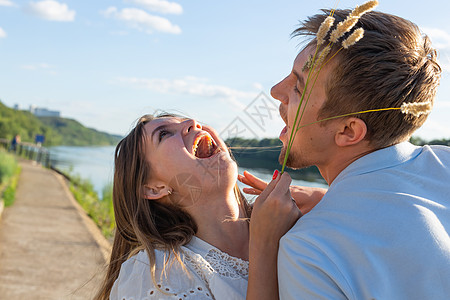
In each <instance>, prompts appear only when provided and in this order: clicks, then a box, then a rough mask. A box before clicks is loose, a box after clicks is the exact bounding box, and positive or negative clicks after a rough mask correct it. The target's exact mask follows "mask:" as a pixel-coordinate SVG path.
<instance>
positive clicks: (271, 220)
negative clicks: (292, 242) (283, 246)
mask: <svg viewBox="0 0 450 300" xmlns="http://www.w3.org/2000/svg"><path fill="white" fill-rule="evenodd" d="M276 173H277V176H276V177H275V175H274V179H273V180H272V181H271V182H270V183H269V184H267V186H266V188H265V189H264V190H263V191H262V192H261V193H260V195H259V196H258V197H257V198H256V200H255V203H254V204H253V210H252V215H251V218H250V244H249V256H250V265H249V281H248V288H247V300H251V299H258V300H266V299H267V300H271V299H278V281H277V256H278V244H279V241H280V239H281V237H282V236H283V235H284V234H285V233H286V232H287V231H288V230H289V229H291V227H292V226H293V225H294V224H295V222H296V221H297V220H298V218H300V217H301V215H302V214H301V212H300V210H299V209H298V207H297V205H296V204H295V202H294V201H293V199H292V197H291V193H290V191H289V186H290V184H291V181H292V180H291V177H290V176H289V174H288V173H284V174H283V175H280V174H279V173H278V171H276Z"/></svg>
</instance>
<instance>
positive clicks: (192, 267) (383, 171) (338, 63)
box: [96, 1, 450, 300]
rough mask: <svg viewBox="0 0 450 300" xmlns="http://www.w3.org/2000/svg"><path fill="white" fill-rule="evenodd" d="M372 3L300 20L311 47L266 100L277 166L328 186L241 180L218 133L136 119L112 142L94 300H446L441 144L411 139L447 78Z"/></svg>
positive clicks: (415, 36) (449, 155)
mask: <svg viewBox="0 0 450 300" xmlns="http://www.w3.org/2000/svg"><path fill="white" fill-rule="evenodd" d="M376 4H377V1H369V2H367V3H366V4H363V5H361V6H359V7H357V8H356V9H355V10H353V11H348V10H332V11H324V12H323V13H322V14H318V15H315V16H312V17H310V18H309V19H308V20H306V21H304V22H303V23H302V24H301V25H300V27H299V28H298V29H297V30H295V31H294V35H297V36H304V37H308V36H313V38H312V39H311V41H310V42H309V43H308V44H307V46H306V47H305V48H304V49H303V50H302V51H301V52H300V53H299V54H298V56H297V58H296V59H295V61H294V64H293V68H292V71H291V72H290V73H289V75H288V76H287V77H286V78H284V79H283V80H282V81H280V82H279V83H278V84H277V85H275V86H274V87H273V88H272V90H271V94H272V96H273V97H274V98H275V99H277V100H279V101H280V115H281V118H282V119H283V120H284V122H285V123H286V127H285V128H284V129H283V130H282V133H281V135H280V139H281V141H282V142H283V148H282V150H281V153H280V163H281V164H283V163H284V162H285V163H286V165H287V166H289V167H291V168H303V167H307V166H311V165H315V166H317V167H318V169H319V171H320V173H321V175H322V176H323V178H324V179H325V180H326V181H327V183H328V184H329V189H328V190H325V189H319V188H310V187H298V186H291V179H290V177H289V174H288V173H286V172H283V173H280V172H278V171H275V173H274V176H273V180H272V181H271V182H270V183H266V182H264V181H262V180H260V179H258V178H256V177H254V176H253V175H251V174H249V173H247V172H245V173H244V175H238V174H237V166H236V163H235V162H234V160H233V159H232V155H231V153H230V151H229V149H228V148H227V146H226V145H225V144H224V142H223V141H222V140H221V139H220V137H219V136H218V134H217V133H216V131H215V130H214V129H213V128H211V127H209V126H207V125H203V124H200V123H198V122H197V121H195V120H192V119H187V118H184V117H180V116H175V115H168V114H166V115H160V116H151V115H146V116H143V117H141V118H140V119H139V121H138V122H137V125H136V126H135V128H134V129H133V130H131V132H130V133H129V134H128V135H127V136H126V137H125V138H124V139H123V140H122V141H121V142H120V143H119V145H118V146H117V148H116V153H115V173H114V189H113V202H114V210H115V220H116V234H115V238H114V244H113V249H112V254H111V259H110V262H109V265H108V271H107V274H106V277H105V280H104V283H103V286H102V287H101V289H100V291H99V292H98V295H97V296H96V299H111V300H116V299H120V300H122V299H123V300H125V299H126V300H131V299H134V300H137V299H278V298H280V299H448V297H449V295H450V238H449V231H450V187H449V183H450V148H448V147H444V146H423V147H418V146H414V145H412V144H410V143H409V142H408V140H409V138H410V137H411V135H412V134H413V133H414V131H415V130H417V129H418V128H419V127H420V126H421V125H422V124H423V123H424V122H425V120H426V118H427V116H428V115H429V113H430V112H431V108H432V106H433V102H434V98H435V94H436V90H437V87H438V85H439V80H440V74H441V68H440V66H439V64H438V62H437V55H436V51H435V50H434V49H433V48H432V47H431V42H430V40H429V39H428V37H427V36H425V35H422V33H421V32H420V30H419V28H418V27H417V26H416V25H415V24H413V23H411V22H410V21H407V20H405V19H403V18H400V17H397V16H394V15H390V14H386V13H382V12H377V11H371V10H372V9H373V7H374V6H375V5H376ZM205 166H207V167H208V168H210V170H209V171H211V172H205V170H204V168H205ZM237 179H238V180H240V181H242V182H243V183H245V184H247V185H249V186H250V187H249V188H246V189H244V191H246V192H248V193H250V194H255V195H258V197H257V198H256V200H255V202H254V204H253V205H250V204H248V203H247V202H246V199H245V197H244V196H243V194H242V193H241V191H240V190H239V188H238V187H237V185H236V181H237Z"/></svg>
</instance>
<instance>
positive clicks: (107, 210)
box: [69, 175, 114, 238]
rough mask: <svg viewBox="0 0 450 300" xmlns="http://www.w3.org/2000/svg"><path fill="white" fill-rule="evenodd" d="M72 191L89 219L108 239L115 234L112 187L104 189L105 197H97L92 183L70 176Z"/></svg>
mask: <svg viewBox="0 0 450 300" xmlns="http://www.w3.org/2000/svg"><path fill="white" fill-rule="evenodd" d="M69 188H70V191H71V192H72V194H73V196H74V197H75V199H76V200H77V201H78V203H80V205H81V207H82V208H83V209H84V210H85V211H86V213H87V214H88V215H89V217H90V218H91V219H92V220H93V221H94V222H95V223H96V224H97V226H98V227H99V228H100V230H101V231H102V233H103V235H104V236H105V237H106V238H111V237H112V236H113V234H114V210H113V205H112V186H111V185H108V186H105V187H104V188H103V197H102V198H101V199H100V197H99V196H98V195H97V193H96V192H95V190H94V187H93V185H92V183H91V182H90V181H89V180H86V179H82V178H81V177H80V176H78V175H75V176H73V175H71V176H70V186H69Z"/></svg>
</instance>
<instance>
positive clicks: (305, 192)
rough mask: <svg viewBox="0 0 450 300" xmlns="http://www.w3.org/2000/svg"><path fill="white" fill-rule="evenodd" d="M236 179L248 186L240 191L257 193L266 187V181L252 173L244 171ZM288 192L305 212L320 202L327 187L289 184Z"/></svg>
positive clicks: (250, 193)
mask: <svg viewBox="0 0 450 300" xmlns="http://www.w3.org/2000/svg"><path fill="white" fill-rule="evenodd" d="M238 180H239V181H240V182H242V183H243V184H246V185H248V186H250V188H244V189H243V190H242V191H243V192H244V193H246V194H249V195H259V194H261V192H262V191H263V190H264V189H265V188H266V187H267V182H265V181H264V180H261V179H260V178H258V177H256V176H254V175H253V174H251V173H249V172H247V171H244V175H238ZM289 189H290V192H291V195H292V198H294V200H295V203H296V204H297V206H298V208H299V209H300V211H301V212H302V214H307V213H308V212H309V211H310V210H311V209H313V207H314V206H316V204H317V203H319V202H320V200H321V199H322V197H323V195H325V193H326V192H327V189H323V188H315V187H306V186H296V185H293V186H290V188H289Z"/></svg>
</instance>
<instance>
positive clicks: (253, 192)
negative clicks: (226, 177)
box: [242, 188, 261, 195]
mask: <svg viewBox="0 0 450 300" xmlns="http://www.w3.org/2000/svg"><path fill="white" fill-rule="evenodd" d="M242 191H243V192H244V193H246V194H249V195H259V194H261V190H257V189H254V188H243V189H242Z"/></svg>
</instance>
